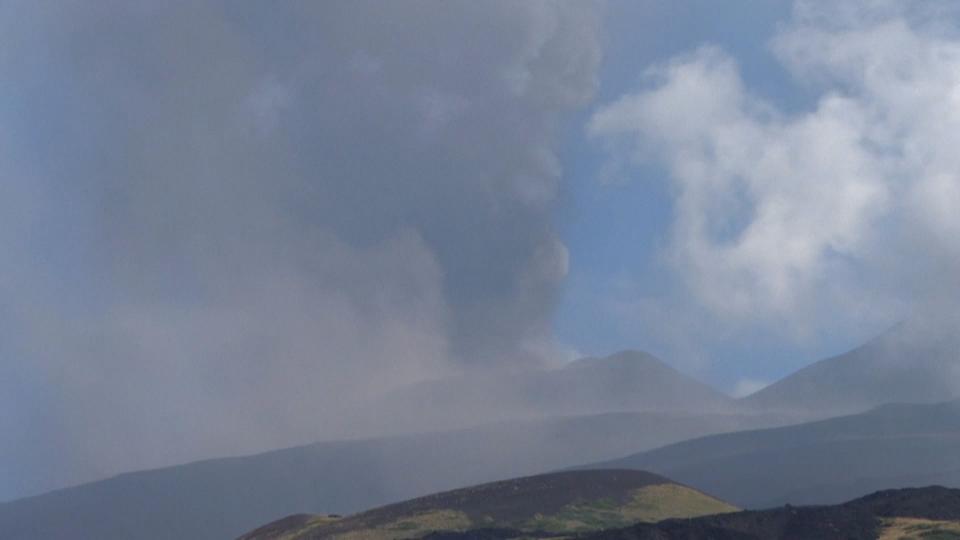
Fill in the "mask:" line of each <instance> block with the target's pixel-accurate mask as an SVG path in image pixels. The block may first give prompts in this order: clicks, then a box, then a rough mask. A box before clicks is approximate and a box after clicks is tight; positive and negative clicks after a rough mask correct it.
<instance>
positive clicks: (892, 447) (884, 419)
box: [594, 401, 960, 508]
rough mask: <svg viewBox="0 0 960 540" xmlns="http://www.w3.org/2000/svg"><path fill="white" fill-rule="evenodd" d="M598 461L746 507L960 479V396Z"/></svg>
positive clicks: (829, 499) (816, 501) (826, 499)
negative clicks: (663, 478) (650, 474)
mask: <svg viewBox="0 0 960 540" xmlns="http://www.w3.org/2000/svg"><path fill="white" fill-rule="evenodd" d="M594 467H597V468H634V469H641V470H649V471H652V472H655V473H657V474H663V475H665V476H668V477H670V478H674V479H676V480H677V481H679V482H684V483H687V484H690V485H695V486H697V487H698V488H701V489H704V490H705V491H707V492H708V493H712V494H714V495H716V496H718V497H721V498H723V499H724V500H727V501H730V502H731V503H733V504H736V505H738V506H741V507H746V508H757V507H763V506H767V505H772V504H782V503H786V502H789V503H794V504H822V503H836V502H840V501H842V500H846V499H849V498H852V497H856V496H859V495H862V494H864V493H868V492H870V491H873V490H875V489H879V488H892V487H906V486H917V485H927V484H930V483H938V484H945V485H951V486H960V401H952V402H946V403H941V404H933V405H925V404H919V405H887V406H883V407H878V408H876V409H874V410H871V411H869V412H866V413H862V414H857V415H851V416H844V417H839V418H832V419H828V420H822V421H818V422H811V423H806V424H800V425H795V426H787V427H780V428H771V429H762V430H753V431H743V432H737V433H727V434H720V435H712V436H707V437H702V438H699V439H694V440H690V441H684V442H681V443H677V444H673V445H668V446H665V447H663V448H658V449H656V450H652V451H647V452H642V453H639V454H634V455H631V456H628V457H625V458H621V459H617V460H612V461H606V462H602V463H599V464H597V465H595V466H594Z"/></svg>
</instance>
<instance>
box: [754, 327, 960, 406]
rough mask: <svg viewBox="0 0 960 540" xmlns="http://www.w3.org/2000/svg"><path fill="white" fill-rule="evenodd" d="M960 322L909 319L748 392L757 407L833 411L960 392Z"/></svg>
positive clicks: (935, 398)
mask: <svg viewBox="0 0 960 540" xmlns="http://www.w3.org/2000/svg"><path fill="white" fill-rule="evenodd" d="M958 330H960V327H954V326H950V325H947V324H946V323H941V324H929V323H926V322H925V321H911V322H910V323H903V324H900V325H898V326H897V327H895V328H893V329H891V330H890V331H888V332H886V333H885V334H883V335H881V336H879V337H877V338H876V339H873V340H871V341H870V342H868V343H866V344H865V345H863V346H861V347H858V348H856V349H854V350H852V351H850V352H847V353H845V354H841V355H839V356H835V357H832V358H827V359H825V360H821V361H819V362H816V363H814V364H811V365H809V366H807V367H805V368H803V369H801V370H799V371H797V372H796V373H793V374H792V375H789V376H787V377H785V378H783V379H781V380H780V381H777V382H775V383H773V384H771V385H770V386H768V387H766V388H764V389H762V390H760V391H759V392H757V393H755V394H753V395H750V396H747V397H746V398H744V399H743V400H742V403H743V404H744V405H747V406H750V407H752V408H755V409H757V410H763V411H773V410H791V411H810V412H813V413H820V414H821V415H822V414H828V415H836V414H843V413H853V412H862V411H865V410H868V409H870V408H872V407H875V406H878V405H882V404H885V403H935V402H940V401H947V400H950V399H955V398H958V397H960V383H958V381H960V332H958Z"/></svg>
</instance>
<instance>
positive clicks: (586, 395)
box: [373, 351, 740, 429]
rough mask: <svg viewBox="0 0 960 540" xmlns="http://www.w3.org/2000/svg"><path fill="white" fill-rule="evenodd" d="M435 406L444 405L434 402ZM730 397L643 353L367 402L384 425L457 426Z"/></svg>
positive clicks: (717, 402)
mask: <svg viewBox="0 0 960 540" xmlns="http://www.w3.org/2000/svg"><path fill="white" fill-rule="evenodd" d="M438 404H443V405H442V406H438ZM739 409H740V407H738V406H737V402H736V400H733V399H731V398H730V397H728V396H726V395H724V394H722V393H721V392H719V391H717V390H715V389H713V388H711V387H710V386H707V385H706V384H703V383H701V382H699V381H697V380H696V379H694V378H692V377H689V376H687V375H684V374H682V373H680V372H678V371H676V370H675V369H673V368H671V367H670V366H668V365H666V364H665V363H663V362H662V361H660V360H658V359H657V358H655V357H653V356H651V355H649V354H647V353H643V352H638V351H624V352H620V353H617V354H614V355H611V356H607V357H604V358H584V359H581V360H577V361H575V362H572V363H570V364H568V365H566V366H563V367H560V368H555V369H539V370H524V371H506V372H502V371H494V372H489V373H482V374H473V375H471V376H463V377H455V378H446V379H441V380H437V381H429V382H424V383H420V384H416V385H413V386H411V387H408V388H404V389H402V390H400V391H397V392H395V393H393V394H392V395H389V396H387V397H386V398H384V400H383V401H382V402H380V403H379V404H378V406H377V407H375V408H373V410H374V411H375V414H376V416H377V418H378V419H380V420H382V418H383V415H384V414H390V411H402V413H403V414H402V415H398V416H400V417H398V418H396V419H393V418H391V422H390V423H391V424H392V425H394V426H396V425H404V424H405V423H408V424H409V423H411V422H415V423H416V425H421V426H422V425H429V426H431V429H437V428H438V427H443V428H448V427H451V426H462V425H463V422H464V421H465V420H466V421H472V422H486V421H491V420H495V419H500V418H514V419H516V418H518V417H523V416H526V417H542V416H561V415H584V414H600V413H606V412H628V411H647V412H650V411H657V412H687V413H703V412H711V413H719V412H735V411H736V410H739Z"/></svg>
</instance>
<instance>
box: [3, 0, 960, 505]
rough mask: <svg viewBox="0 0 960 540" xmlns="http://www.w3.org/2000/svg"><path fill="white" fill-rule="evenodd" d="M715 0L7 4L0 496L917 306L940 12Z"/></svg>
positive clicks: (942, 63)
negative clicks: (447, 394) (432, 386)
mask: <svg viewBox="0 0 960 540" xmlns="http://www.w3.org/2000/svg"><path fill="white" fill-rule="evenodd" d="M719 4H720V3H719V2H715V1H710V0H699V1H689V2H660V1H652V0H650V1H640V2H633V1H631V2H627V1H623V2H618V1H611V2H609V3H606V4H604V3H601V2H596V3H592V2H549V1H545V2H537V1H531V2H514V1H506V0H504V1H495V2H472V1H459V2H445V1H433V2H418V1H414V2H367V1H356V0H344V1H331V2H312V1H302V2H299V1H294V2H284V3H269V4H265V3H260V2H192V1H191V2H163V3H157V2H129V1H119V0H116V1H113V0H103V1H99V2H92V3H78V2H62V3H61V2H58V3H43V2H33V1H18V0H14V1H9V2H3V3H0V295H2V300H3V301H2V302H0V431H2V432H3V433H6V434H13V435H12V436H8V437H4V438H3V439H2V442H0V500H2V499H6V498H10V497H13V496H17V495H23V494H26V493H32V492H35V491H37V490H41V489H47V488H50V487H55V486H59V485H63V484H66V483H70V482H75V481H79V480H83V479H88V478H93V477H97V476H100V475H104V474H111V473H114V472H117V471H118V470H125V469H129V468H134V467H143V466H154V465H159V464H164V463H175V462H180V461H184V460H187V459H194V458H197V457H202V456H212V455H222V454H225V453H241V452H247V451H254V450H258V449H262V448H265V447H270V446H277V445H283V444H294V443H296V442H303V441H309V440H314V439H317V438H321V437H323V436H325V435H331V434H336V433H338V432H342V431H343V430H344V429H345V426H347V425H348V424H349V422H350V414H351V411H354V410H356V409H357V408H360V407H363V406H364V405H365V404H366V403H369V398H370V396H373V395H376V394H378V393H381V392H383V391H387V390H390V389H391V388H395V387H397V386H399V385H402V384H405V383H408V382H412V381H417V380H421V379H424V378H436V377H440V376H442V375H444V374H447V373H453V372H460V371H464V370H467V371H469V370H475V369H490V368H491V367H504V366H509V367H513V366H524V367H527V366H539V365H544V364H557V363H560V362H562V361H564V360H566V359H569V358H570V357H572V356H575V355H576V354H578V353H588V354H602V353H609V352H613V351H616V350H619V349H623V348H628V347H630V348H640V349H647V350H650V351H652V352H654V353H656V354H659V355H660V356H662V357H663V358H664V359H665V360H667V361H668V362H671V363H673V364H674V365H676V366H678V367H680V368H681V369H683V370H686V371H688V372H691V373H695V374H696V375H698V376H700V377H701V378H703V379H705V380H707V381H709V382H712V383H714V384H716V385H718V386H720V387H722V388H724V389H726V390H730V391H734V390H736V391H743V390H745V389H748V388H752V387H755V386H756V385H758V384H762V383H764V382H768V381H770V380H773V379H775V378H777V377H780V376H782V375H784V374H786V373H789V372H790V371H791V370H793V369H796V368H797V367H800V366H802V365H803V364H804V363H807V362H810V361H813V360H816V359H818V358H819V357H821V356H823V355H827V354H831V353H836V352H842V351H843V350H845V349H846V348H849V347H851V346H854V345H856V344H858V343H859V342H861V341H863V340H864V339H867V338H869V337H870V336H872V335H874V334H876V333H878V332H880V331H882V330H883V329H884V328H886V327H888V326H889V325H891V324H893V323H895V322H896V321H898V320H901V319H904V318H907V317H910V316H912V313H914V312H915V311H916V310H918V309H923V310H929V309H935V308H931V307H929V306H931V305H934V304H935V303H936V302H935V301H936V300H937V299H942V298H945V297H949V294H948V293H949V291H956V290H957V289H956V286H957V282H956V281H957V277H956V276H958V275H960V271H958V268H960V266H958V264H957V261H958V258H960V242H958V240H957V239H958V238H960V217H958V216H960V213H958V212H957V211H956V210H957V206H958V205H960V183H958V177H957V174H958V173H957V171H960V163H958V162H957V161H958V160H960V154H958V153H957V152H956V151H955V148H957V147H958V145H960V140H957V139H958V138H960V135H958V134H960V129H958V128H960V33H958V27H957V21H958V18H957V13H956V12H955V10H956V8H954V7H952V2H947V1H932V0H930V1H919V0H917V1H895V0H876V1H863V2H845V3H843V6H842V7H834V6H833V4H834V2H826V1H824V2H807V1H798V2H787V1H774V0H769V1H761V0H749V1H744V2H738V3H723V4H724V6H723V7H722V8H720V7H718V6H719ZM945 291H947V293H945ZM917 306H925V307H922V308H918V307H917Z"/></svg>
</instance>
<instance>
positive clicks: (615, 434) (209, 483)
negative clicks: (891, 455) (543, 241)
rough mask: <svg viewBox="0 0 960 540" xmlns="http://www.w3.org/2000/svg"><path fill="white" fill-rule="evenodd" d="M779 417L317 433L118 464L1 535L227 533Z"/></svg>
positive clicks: (5, 519) (13, 517) (18, 505)
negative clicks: (249, 452) (118, 470)
mask: <svg viewBox="0 0 960 540" xmlns="http://www.w3.org/2000/svg"><path fill="white" fill-rule="evenodd" d="M777 422H780V419H778V418H766V417H756V416H732V415H714V416H704V415H693V416H691V415H682V414H674V413H670V414H665V413H625V414H605V415H594V416H584V417H572V418H557V419H548V420H537V421H529V422H514V423H509V424H496V425H490V426H484V427H480V428H473V429H466V430H456V431H449V432H441V433H429V434H420V435H406V436H397V437H388V438H379V439H367V440H354V441H339V442H324V443H317V444H313V445H308V446H303V447H297V448H290V449H285V450H278V451H273V452H267V453H264V454H259V455H254V456H247V457H240V458H227V459H214V460H208V461H203V462H197V463H192V464H188V465H183V466H178V467H168V468H164V469H156V470H150V471H142V472H136V473H130V474H124V475H120V476H117V477H114V478H111V479H108V480H104V481H100V482H94V483H90V484H85V485H81V486H77V487H74V488H69V489H65V490H60V491H55V492H52V493H48V494H45V495H41V496H37V497H31V498H27V499H21V500H18V501H13V502H9V503H4V504H0V538H4V539H5V540H19V539H36V538H44V539H48V540H57V539H67V538H69V539H71V540H77V539H91V540H111V539H126V538H138V539H145V540H149V539H179V538H197V539H205V538H211V539H220V538H232V537H236V536H237V535H240V534H242V533H243V532H245V531H249V530H251V529H253V528H254V527H256V526H257V525H259V524H262V523H266V522H268V521H270V520H271V519H275V518H276V517H277V516H282V515H286V514H290V513H296V512H304V513H307V512H309V513H313V512H325V513H337V514H346V513H352V512H357V511H360V510H364V509H367V508H371V507H374V506H378V505H382V504H387V503H390V502H393V501H399V500H404V499H409V498H411V497H417V496H421V495H425V494H427V493H433V492H437V491H442V490H446V489H453V488H456V487H460V486H466V485H472V484H478V483H481V482H489V481H493V480H499V479H503V478H512V477H516V476H522V475H527V474H536V473H542V472H546V471H550V470H555V469H558V468H562V467H569V466H572V465H576V464H579V463H584V462H589V461H597V460H601V459H609V458H612V457H616V456H621V455H624V454H627V453H629V452H632V451H635V450H636V449H638V448H653V447H656V446H660V445H663V444H667V443H670V442H676V441H679V440H684V439H686V438H689V437H693V436H698V435H702V434H705V433H717V432H720V431H728V430H732V429H744V428H747V427H750V426H756V425H770V424H771V423H777Z"/></svg>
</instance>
